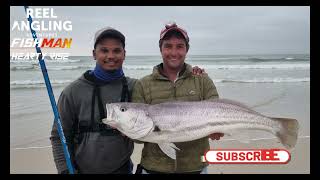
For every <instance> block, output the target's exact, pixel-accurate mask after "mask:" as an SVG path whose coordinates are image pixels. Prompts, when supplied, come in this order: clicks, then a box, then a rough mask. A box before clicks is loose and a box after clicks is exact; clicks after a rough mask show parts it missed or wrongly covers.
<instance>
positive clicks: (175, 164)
mask: <svg viewBox="0 0 320 180" xmlns="http://www.w3.org/2000/svg"><path fill="white" fill-rule="evenodd" d="M177 80H178V79H177ZM177 80H176V81H177ZM176 81H175V82H174V83H173V91H174V92H173V94H174V100H177V94H176ZM177 166H178V165H177V157H176V159H175V160H174V170H173V172H177Z"/></svg>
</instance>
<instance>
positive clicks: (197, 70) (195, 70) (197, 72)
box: [192, 66, 207, 75]
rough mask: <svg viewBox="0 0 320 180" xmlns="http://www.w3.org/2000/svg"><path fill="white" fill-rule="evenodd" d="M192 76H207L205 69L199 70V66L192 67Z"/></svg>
mask: <svg viewBox="0 0 320 180" xmlns="http://www.w3.org/2000/svg"><path fill="white" fill-rule="evenodd" d="M192 74H193V75H201V74H207V73H206V72H205V71H204V69H201V68H199V67H198V66H195V67H192Z"/></svg>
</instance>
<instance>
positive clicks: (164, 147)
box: [158, 143, 180, 159]
mask: <svg viewBox="0 0 320 180" xmlns="http://www.w3.org/2000/svg"><path fill="white" fill-rule="evenodd" d="M158 146H159V147H160V149H161V151H162V152H164V153H165V154H166V155H167V156H169V157H170V158H171V159H176V150H180V149H179V148H178V147H177V146H176V145H175V144H173V143H159V144H158Z"/></svg>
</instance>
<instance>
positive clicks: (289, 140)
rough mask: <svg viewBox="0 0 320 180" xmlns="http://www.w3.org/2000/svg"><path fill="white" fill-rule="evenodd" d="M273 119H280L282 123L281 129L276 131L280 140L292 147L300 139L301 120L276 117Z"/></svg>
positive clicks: (286, 145)
mask: <svg viewBox="0 0 320 180" xmlns="http://www.w3.org/2000/svg"><path fill="white" fill-rule="evenodd" d="M271 119H273V120H275V121H278V122H279V123H280V124H281V129H280V131H279V132H277V133H276V135H277V137H278V138H279V139H280V142H281V143H282V144H283V145H284V146H285V147H286V148H287V149H292V148H293V147H294V146H295V145H296V143H297V139H298V130H299V122H298V121H297V120H296V119H289V118H274V117H272V118H271Z"/></svg>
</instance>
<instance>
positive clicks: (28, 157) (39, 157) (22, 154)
mask: <svg viewBox="0 0 320 180" xmlns="http://www.w3.org/2000/svg"><path fill="white" fill-rule="evenodd" d="M142 147H143V146H142V145H140V144H135V149H134V153H133V154H132V160H133V162H134V165H135V167H134V170H135V168H136V164H137V163H139V162H140V158H141V150H142ZM211 147H212V148H214V149H219V148H237V149H239V148H243V149H245V148H259V149H261V148H283V147H282V145H281V144H279V143H278V141H277V140H276V139H260V140H254V141H250V143H242V142H239V141H237V140H232V139H229V140H228V139H225V140H223V139H221V140H220V141H211ZM290 153H291V161H289V163H288V164H276V165H270V164H264V165H246V164H240V165H230V164H229V165H226V164H224V165H222V164H219V165H217V164H215V165H209V167H208V173H209V174H309V173H310V137H308V136H306V137H301V138H299V139H298V142H297V145H296V146H295V148H294V149H292V150H291V151H290ZM10 162H11V163H10V173H11V174H56V173H57V171H56V168H55V165H54V161H53V157H52V152H51V147H44V148H33V149H11V150H10Z"/></svg>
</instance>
